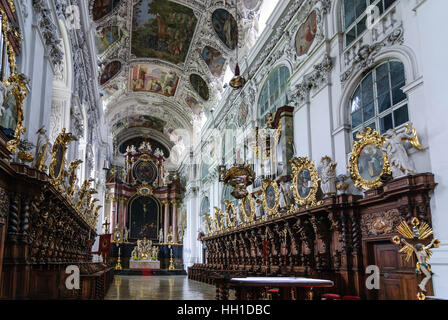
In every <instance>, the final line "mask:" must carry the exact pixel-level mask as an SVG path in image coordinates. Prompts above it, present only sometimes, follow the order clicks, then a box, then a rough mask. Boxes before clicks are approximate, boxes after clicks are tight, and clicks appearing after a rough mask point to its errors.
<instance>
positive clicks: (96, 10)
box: [92, 0, 121, 21]
mask: <svg viewBox="0 0 448 320" xmlns="http://www.w3.org/2000/svg"><path fill="white" fill-rule="evenodd" d="M120 1H121V0H95V1H94V2H93V7H92V17H93V20H94V21H98V20H100V19H102V18H104V17H105V16H107V15H108V14H110V13H111V12H112V11H113V10H114V9H115V8H117V7H118V6H119V5H120Z"/></svg>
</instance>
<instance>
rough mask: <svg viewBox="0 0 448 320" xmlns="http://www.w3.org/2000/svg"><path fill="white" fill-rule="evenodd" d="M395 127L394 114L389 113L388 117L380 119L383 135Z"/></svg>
mask: <svg viewBox="0 0 448 320" xmlns="http://www.w3.org/2000/svg"><path fill="white" fill-rule="evenodd" d="M393 127H394V124H393V122H392V114H391V113H389V114H388V115H386V116H384V117H383V118H381V119H380V128H381V134H384V133H385V132H386V131H387V130H389V129H392V128H393Z"/></svg>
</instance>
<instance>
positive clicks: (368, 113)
mask: <svg viewBox="0 0 448 320" xmlns="http://www.w3.org/2000/svg"><path fill="white" fill-rule="evenodd" d="M363 113H364V122H365V121H367V120H370V119H371V118H373V117H374V116H375V108H374V105H373V102H372V103H371V104H368V105H367V106H365V107H364V108H363Z"/></svg>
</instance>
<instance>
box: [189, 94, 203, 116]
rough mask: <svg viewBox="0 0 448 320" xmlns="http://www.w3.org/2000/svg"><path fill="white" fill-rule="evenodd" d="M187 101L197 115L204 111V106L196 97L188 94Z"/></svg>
mask: <svg viewBox="0 0 448 320" xmlns="http://www.w3.org/2000/svg"><path fill="white" fill-rule="evenodd" d="M185 102H186V103H187V104H188V106H189V107H190V108H191V111H192V112H193V113H194V114H195V115H200V114H201V112H202V107H201V105H200V104H199V102H198V100H196V99H195V98H193V97H191V96H188V97H187V98H186V99H185Z"/></svg>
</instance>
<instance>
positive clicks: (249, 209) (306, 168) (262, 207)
mask: <svg viewBox="0 0 448 320" xmlns="http://www.w3.org/2000/svg"><path fill="white" fill-rule="evenodd" d="M277 118H278V117H277ZM278 123H281V122H278V120H277V124H275V123H274V127H278ZM271 125H272V123H271ZM268 126H269V123H268ZM273 132H274V134H275V130H274V131H273ZM393 134H395V133H393ZM393 134H392V133H391V132H389V137H392V136H393ZM286 137H288V136H286ZM284 138H285V135H284V133H283V136H282V139H281V140H280V141H282V140H283V139H284ZM357 138H358V139H359V141H357V142H355V144H354V148H353V152H352V154H351V159H350V165H349V168H348V169H349V171H350V172H349V174H346V175H345V174H344V175H340V176H336V164H335V163H334V162H333V161H332V160H331V159H330V158H329V157H324V158H322V160H321V163H320V164H319V166H318V167H317V168H316V166H315V165H314V162H312V161H310V160H309V159H308V158H306V157H305V158H304V157H302V158H293V159H291V160H290V162H289V164H290V165H291V171H290V172H291V174H290V175H289V174H286V175H284V174H283V175H280V174H279V175H278V177H277V179H272V178H265V179H264V181H263V185H262V187H259V188H253V190H252V192H250V193H248V194H247V196H243V197H238V194H239V193H240V194H241V191H239V192H236V193H233V194H234V196H235V197H236V198H239V199H240V200H239V206H238V207H239V210H238V216H239V219H237V210H236V207H237V206H235V205H234V204H233V203H230V201H229V202H228V204H227V206H226V210H225V213H223V212H222V211H221V210H220V209H218V208H215V215H214V217H211V216H210V215H209V214H207V215H206V229H207V234H206V235H205V237H203V238H202V241H203V242H204V244H205V247H206V263H205V264H195V265H193V266H192V267H190V268H189V269H188V275H189V278H190V279H193V280H197V281H202V282H206V283H210V284H213V283H214V284H215V285H216V286H217V288H218V290H217V298H218V299H227V298H228V295H227V294H225V292H226V290H227V289H226V288H228V287H229V286H231V283H233V282H235V281H230V282H229V280H230V279H231V278H235V277H277V276H291V277H306V278H316V279H326V280H331V281H333V283H334V286H333V287H331V288H317V289H316V290H315V296H314V297H315V298H320V297H321V296H322V295H323V294H325V293H335V294H338V295H339V296H343V295H349V296H357V297H360V298H361V299H410V300H413V299H415V298H416V296H417V295H418V296H419V297H423V296H424V294H426V295H430V294H431V293H432V285H431V284H430V283H429V284H428V286H427V287H426V291H425V292H424V293H423V292H422V291H421V290H419V287H418V286H417V285H418V282H419V277H417V276H416V260H415V257H413V258H412V259H410V260H407V259H406V256H405V255H403V254H401V253H399V250H400V247H399V246H398V245H397V243H399V242H400V241H396V242H395V243H394V242H392V241H391V239H392V238H393V237H394V236H397V235H398V232H397V228H398V227H399V225H400V224H401V223H402V222H403V221H405V222H407V223H408V224H411V223H412V221H413V220H415V218H417V219H418V221H420V222H421V223H425V224H427V225H428V226H429V225H431V210H430V195H431V193H432V192H433V190H434V188H435V187H436V183H435V181H434V175H433V174H431V173H422V174H417V173H416V172H415V171H412V170H410V171H411V172H410V173H408V172H405V171H406V170H404V169H406V168H410V167H411V165H409V161H408V159H407V154H406V151H404V153H403V155H405V156H406V157H404V158H403V159H401V161H396V160H397V159H396V158H394V155H393V154H391V153H390V150H392V148H390V147H388V145H389V144H391V143H394V144H395V145H394V146H393V147H394V150H396V148H399V147H402V144H404V143H409V144H410V145H411V147H415V148H417V149H420V148H421V146H420V143H419V142H418V136H417V133H416V132H415V129H413V127H412V125H408V126H407V127H406V129H405V132H404V133H402V134H400V138H399V139H398V140H397V139H396V140H395V141H391V138H386V137H384V136H381V135H380V134H379V133H378V132H376V131H374V130H370V129H369V128H368V129H367V130H365V132H363V133H360V134H359V135H358V137H357ZM288 139H290V137H288ZM274 140H275V139H274ZM285 140H286V139H285ZM280 143H281V142H280ZM271 150H275V148H271ZM403 150H404V149H403ZM288 169H289V168H288ZM288 169H286V170H288ZM286 170H285V172H286ZM234 171H235V169H234V168H231V169H230V170H228V171H227V172H226V175H225V176H224V179H223V181H224V182H229V181H231V179H229V177H228V176H229V174H230V175H232V172H234ZM400 173H401V174H400ZM238 175H239V176H241V175H242V173H241V172H239V173H238ZM247 176H250V174H249V173H248V174H247ZM226 178H227V179H226ZM246 178H247V177H246ZM394 178H395V179H394ZM240 181H242V179H241V177H240ZM252 181H253V180H252ZM247 185H250V183H248V184H247ZM244 187H245V186H244ZM358 188H361V189H362V190H361V189H358ZM234 190H236V188H234ZM428 228H429V227H428ZM430 234H432V231H431V232H427V235H430ZM411 235H412V232H411ZM435 243H436V245H438V244H437V241H436V242H435ZM436 245H434V246H436ZM401 251H403V249H402V250H401ZM401 251H400V252H401ZM410 251H411V252H412V250H410ZM409 257H410V256H409ZM369 265H376V266H378V267H379V269H380V289H379V290H369V289H367V288H366V277H367V276H368V274H366V272H365V270H366V267H367V266H369ZM417 266H418V265H417ZM226 279H227V280H226ZM240 286H241V285H240ZM236 289H238V290H239V288H236ZM238 292H239V291H238ZM258 297H260V296H258Z"/></svg>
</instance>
